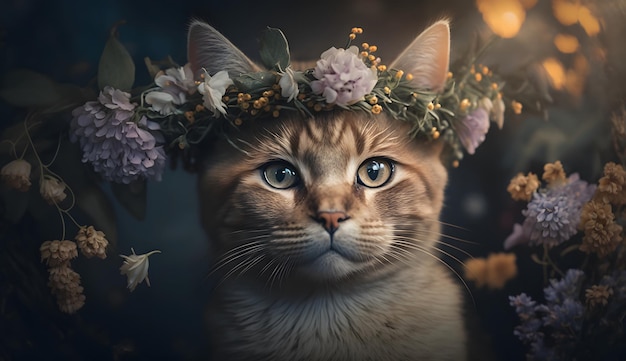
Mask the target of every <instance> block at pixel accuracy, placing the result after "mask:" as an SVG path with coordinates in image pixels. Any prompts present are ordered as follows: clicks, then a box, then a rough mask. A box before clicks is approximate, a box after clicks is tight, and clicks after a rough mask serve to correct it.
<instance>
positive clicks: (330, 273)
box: [299, 250, 364, 281]
mask: <svg viewBox="0 0 626 361" xmlns="http://www.w3.org/2000/svg"><path fill="white" fill-rule="evenodd" d="M359 263H360V262H359ZM359 263H356V262H353V261H351V260H349V259H347V258H346V257H344V256H342V255H341V254H339V253H338V252H336V251H334V250H329V251H327V252H326V253H324V254H322V255H320V256H319V257H317V258H316V259H315V260H313V261H311V262H309V263H307V264H305V265H302V266H300V267H299V271H300V272H299V273H301V275H302V276H303V277H305V278H308V279H311V280H316V281H338V280H342V279H344V278H347V277H349V276H351V275H352V274H354V273H356V272H358V271H359V270H360V269H361V268H362V267H363V266H364V265H363V264H359Z"/></svg>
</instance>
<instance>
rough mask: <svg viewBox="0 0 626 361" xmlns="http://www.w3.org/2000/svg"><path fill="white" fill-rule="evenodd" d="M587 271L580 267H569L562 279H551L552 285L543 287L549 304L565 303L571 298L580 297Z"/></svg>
mask: <svg viewBox="0 0 626 361" xmlns="http://www.w3.org/2000/svg"><path fill="white" fill-rule="evenodd" d="M584 275H585V273H584V272H583V271H581V270H579V269H575V268H572V269H569V270H567V272H566V273H565V276H564V277H563V278H562V279H561V280H556V279H554V278H552V279H550V285H549V286H548V287H546V288H544V289H543V294H544V297H545V299H546V301H548V303H549V304H558V303H563V302H564V301H565V300H566V299H569V298H578V294H579V293H580V286H581V284H582V281H583V277H584Z"/></svg>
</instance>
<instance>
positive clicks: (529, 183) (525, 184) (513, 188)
mask: <svg viewBox="0 0 626 361" xmlns="http://www.w3.org/2000/svg"><path fill="white" fill-rule="evenodd" d="M539 185H540V184H539V178H537V175H535V174H533V173H532V172H529V173H528V175H524V174H522V173H518V174H517V175H516V176H515V177H513V179H511V182H510V183H509V186H508V187H507V188H506V190H507V191H508V192H509V194H510V195H511V198H513V200H516V201H529V200H530V199H531V197H532V195H533V193H534V192H535V191H536V190H537V188H539Z"/></svg>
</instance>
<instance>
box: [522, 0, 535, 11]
mask: <svg viewBox="0 0 626 361" xmlns="http://www.w3.org/2000/svg"><path fill="white" fill-rule="evenodd" d="M519 2H520V4H522V6H523V7H524V9H526V10H528V9H530V8H532V7H534V6H535V5H537V0H519Z"/></svg>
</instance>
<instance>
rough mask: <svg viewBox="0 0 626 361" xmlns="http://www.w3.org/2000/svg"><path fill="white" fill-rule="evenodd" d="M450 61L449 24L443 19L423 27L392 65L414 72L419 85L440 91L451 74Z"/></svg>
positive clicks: (422, 87)
mask: <svg viewBox="0 0 626 361" xmlns="http://www.w3.org/2000/svg"><path fill="white" fill-rule="evenodd" d="M449 62H450V25H449V21H448V20H440V21H437V22H436V23H434V24H433V25H431V26H430V27H429V28H428V29H426V30H424V31H423V32H422V33H421V34H420V35H419V36H418V37H417V38H415V40H413V42H412V43H411V45H409V46H408V47H407V48H406V49H405V50H404V51H403V52H402V54H400V56H398V58H397V59H396V60H394V61H393V63H391V65H390V67H392V68H395V69H398V70H403V71H404V72H405V73H411V74H412V75H413V80H412V82H413V84H415V86H416V87H417V88H420V89H428V90H433V91H437V92H439V91H441V90H443V87H444V85H445V83H446V77H447V76H448V65H449Z"/></svg>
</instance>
